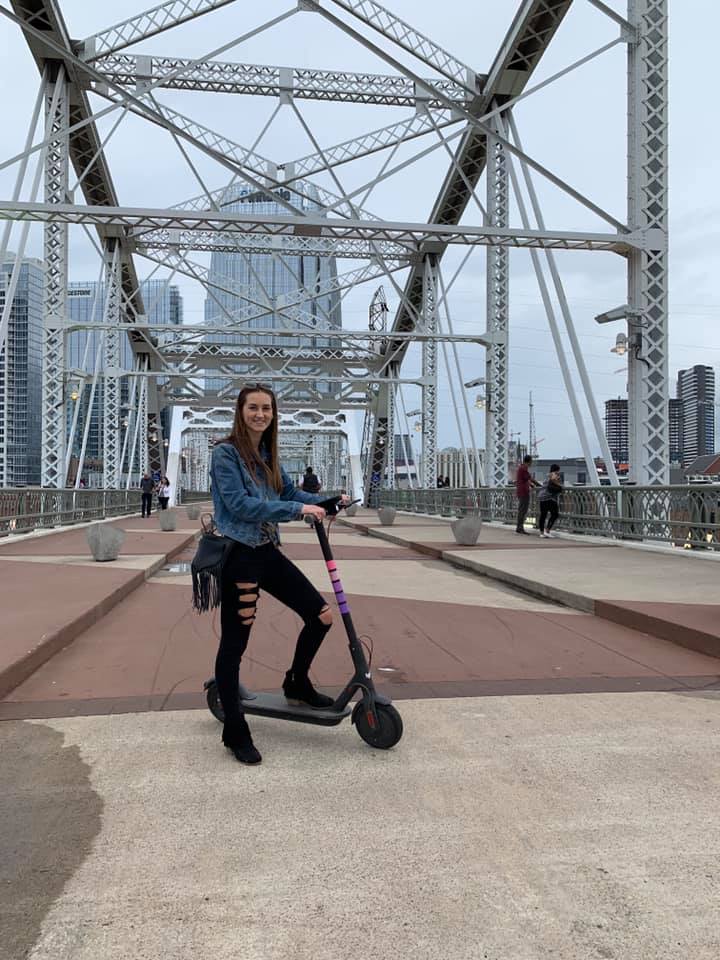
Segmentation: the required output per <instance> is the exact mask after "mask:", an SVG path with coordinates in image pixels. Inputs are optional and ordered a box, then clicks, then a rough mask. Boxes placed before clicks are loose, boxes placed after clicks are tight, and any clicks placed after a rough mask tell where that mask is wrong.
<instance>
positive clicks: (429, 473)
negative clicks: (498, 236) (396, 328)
mask: <svg viewBox="0 0 720 960" xmlns="http://www.w3.org/2000/svg"><path fill="white" fill-rule="evenodd" d="M422 323H423V329H424V332H425V333H429V334H436V333H437V332H438V258H437V255H436V254H434V253H429V254H427V255H426V257H425V271H424V274H423V311H422ZM422 376H423V385H422V483H423V486H424V487H426V488H427V489H431V488H434V487H436V486H437V340H426V341H425V342H424V343H423V348H422Z"/></svg>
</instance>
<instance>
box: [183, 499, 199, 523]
mask: <svg viewBox="0 0 720 960" xmlns="http://www.w3.org/2000/svg"><path fill="white" fill-rule="evenodd" d="M185 511H186V512H187V515H188V520H199V519H200V504H199V503H191V504H189V505H188V506H187V507H185Z"/></svg>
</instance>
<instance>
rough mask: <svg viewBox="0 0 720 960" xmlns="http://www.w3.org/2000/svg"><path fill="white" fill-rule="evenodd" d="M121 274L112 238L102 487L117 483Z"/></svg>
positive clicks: (108, 269) (108, 270) (107, 250)
mask: <svg viewBox="0 0 720 960" xmlns="http://www.w3.org/2000/svg"><path fill="white" fill-rule="evenodd" d="M121 284H122V276H121V272H120V245H119V243H118V242H117V240H115V239H110V240H108V241H106V246H105V311H104V314H105V322H106V323H107V324H109V325H110V326H108V329H107V330H106V331H105V351H104V368H105V378H104V383H103V386H104V391H103V482H104V484H105V489H106V490H117V489H118V487H119V485H120V451H121V444H120V377H119V376H118V374H119V371H120V366H121V363H120V336H121V334H120V300H121Z"/></svg>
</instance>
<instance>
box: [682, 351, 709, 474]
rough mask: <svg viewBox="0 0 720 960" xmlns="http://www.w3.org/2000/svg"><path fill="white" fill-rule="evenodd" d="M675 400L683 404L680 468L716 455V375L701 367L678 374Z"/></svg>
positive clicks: (697, 365)
mask: <svg viewBox="0 0 720 960" xmlns="http://www.w3.org/2000/svg"><path fill="white" fill-rule="evenodd" d="M677 398H678V400H679V401H680V403H681V404H682V427H681V438H682V465H683V466H684V467H685V466H688V464H690V463H692V462H693V460H695V458H696V457H703V456H707V455H708V454H711V453H714V452H715V371H714V370H713V368H712V367H709V366H705V365H704V364H696V365H695V366H694V367H690V368H689V369H688V370H679V371H678V379H677Z"/></svg>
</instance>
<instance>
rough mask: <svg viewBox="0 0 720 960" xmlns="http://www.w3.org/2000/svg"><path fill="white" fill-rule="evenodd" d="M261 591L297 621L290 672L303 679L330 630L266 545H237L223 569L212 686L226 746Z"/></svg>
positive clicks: (306, 589)
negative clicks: (291, 612)
mask: <svg viewBox="0 0 720 960" xmlns="http://www.w3.org/2000/svg"><path fill="white" fill-rule="evenodd" d="M261 590H266V591H267V592H268V593H269V594H270V595H271V596H273V597H275V599H276V600H279V601H280V602H281V603H284V604H285V606H287V607H290V609H291V610H294V611H295V613H297V614H298V616H300V617H302V620H303V623H304V626H303V628H302V630H301V631H300V635H299V636H298V639H297V646H296V648H295V657H294V659H293V662H292V666H291V667H290V669H291V670H292V671H293V674H295V675H296V676H300V677H305V676H307V674H308V671H309V670H310V664H311V663H312V661H313V658H314V657H315V654H316V653H317V652H318V650H319V649H320V644H321V643H322V642H323V638H324V636H325V634H326V633H327V632H328V630H329V629H330V625H329V624H326V623H323V622H322V620H320V619H319V615H320V613H322V611H323V610H325V609H327V607H328V605H327V603H326V602H325V600H324V599H323V597H322V595H321V594H320V593H318V591H317V590H316V589H315V587H314V586H313V585H312V583H310V581H309V580H308V578H307V577H306V576H305V574H304V573H302V572H301V571H300V570H298V568H297V567H296V566H295V564H294V563H292V561H290V560H288V558H287V557H286V556H285V555H284V554H283V553H281V552H280V551H279V550H278V549H277V547H276V546H274V545H273V544H272V543H265V544H263V545H262V546H260V547H248V546H246V545H245V544H243V543H237V544H236V545H235V546H234V547H233V549H232V551H231V553H230V555H229V557H228V558H227V560H226V561H225V565H224V567H223V575H222V594H221V602H220V624H221V634H220V647H219V649H218V652H217V658H216V660H215V680H216V682H217V688H218V694H219V695H220V702H221V703H222V707H223V711H224V713H225V728H224V730H223V740H224V741H226V742H227V741H230V742H231V741H232V736H233V728H234V727H236V726H237V722H238V720H239V718H240V707H239V704H238V679H239V674H240V661H241V660H242V656H243V654H244V653H245V648H246V647H247V644H248V639H249V637H250V630H251V629H252V625H253V621H254V619H255V607H256V604H257V599H258V595H259V593H260V591H261Z"/></svg>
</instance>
